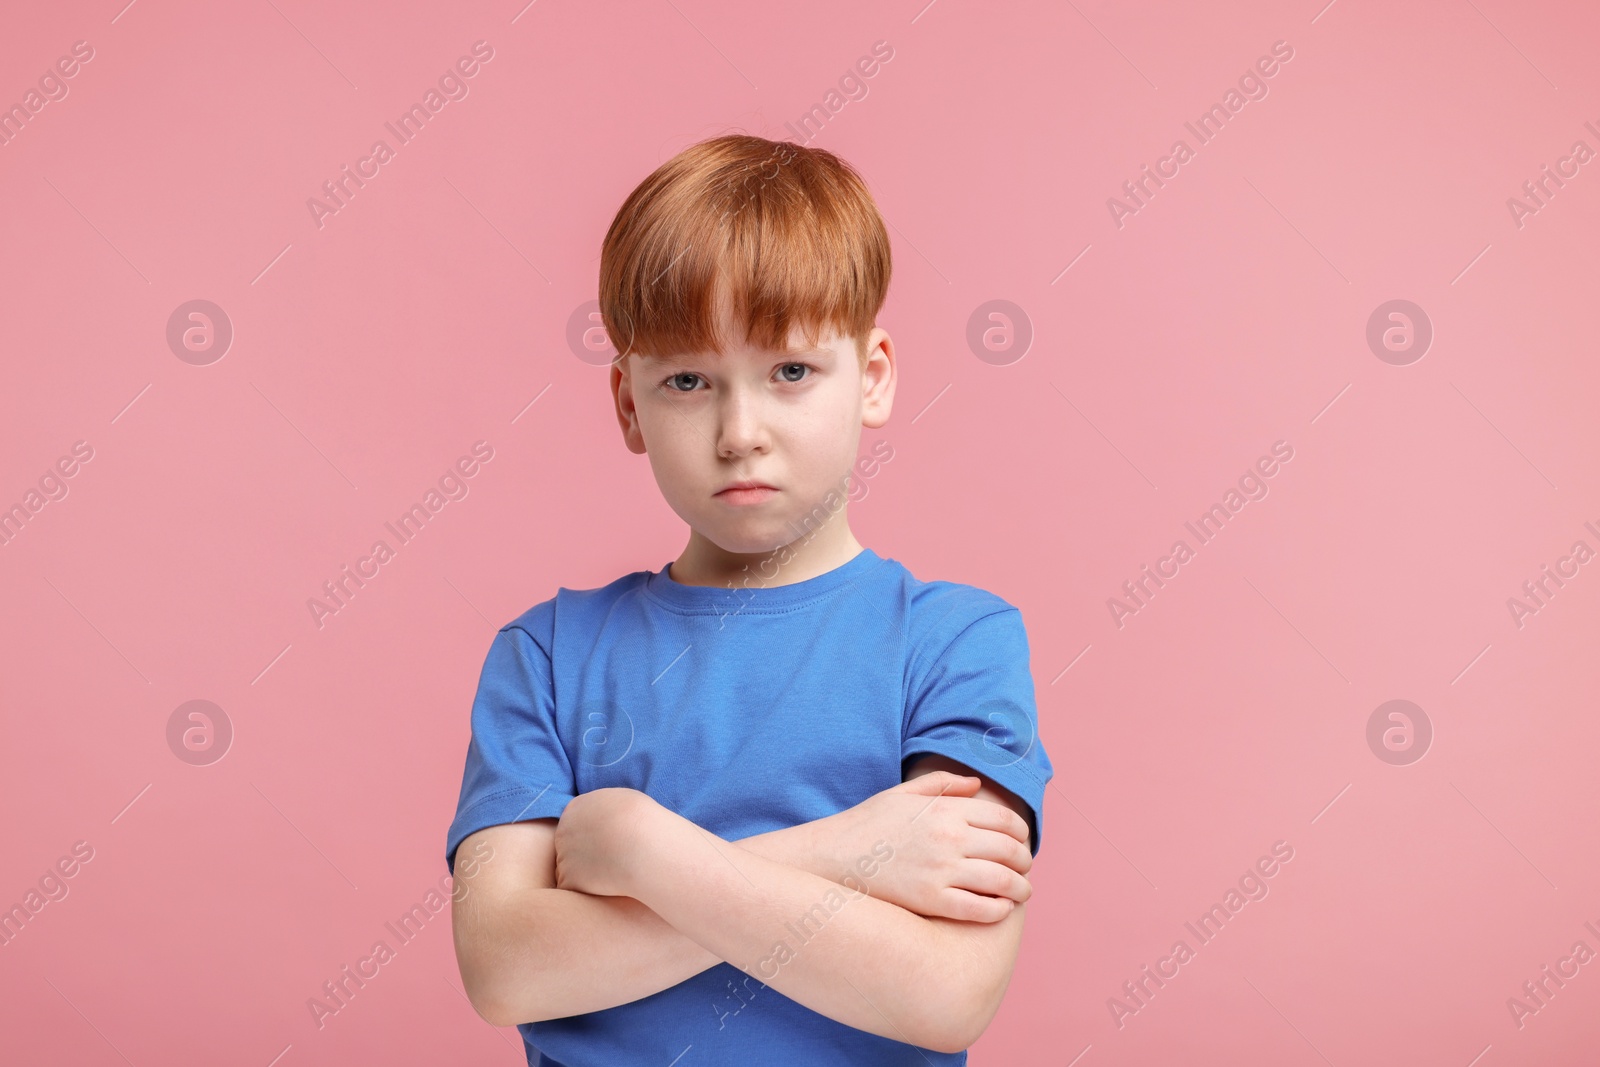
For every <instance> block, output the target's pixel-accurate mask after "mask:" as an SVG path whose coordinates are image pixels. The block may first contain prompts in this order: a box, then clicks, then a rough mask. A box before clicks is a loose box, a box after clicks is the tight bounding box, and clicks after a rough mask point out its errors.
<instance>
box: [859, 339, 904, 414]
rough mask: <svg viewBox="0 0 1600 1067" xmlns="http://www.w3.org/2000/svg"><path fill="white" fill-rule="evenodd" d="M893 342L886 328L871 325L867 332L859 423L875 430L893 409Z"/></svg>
mask: <svg viewBox="0 0 1600 1067" xmlns="http://www.w3.org/2000/svg"><path fill="white" fill-rule="evenodd" d="M895 377H896V375H895V353H894V341H893V340H892V339H891V338H890V337H889V331H887V330H885V329H883V328H881V327H878V326H874V327H873V328H872V332H871V333H869V334H868V335H867V365H866V366H865V367H864V368H862V375H861V388H862V397H861V425H863V426H865V427H867V428H868V429H870V430H876V429H877V428H878V427H880V426H882V425H884V424H885V423H887V422H888V421H889V412H890V411H891V410H893V408H894V385H895Z"/></svg>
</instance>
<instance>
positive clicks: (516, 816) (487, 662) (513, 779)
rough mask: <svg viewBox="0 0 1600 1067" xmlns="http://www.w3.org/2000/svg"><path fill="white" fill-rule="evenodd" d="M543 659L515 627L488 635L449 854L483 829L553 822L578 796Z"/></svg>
mask: <svg viewBox="0 0 1600 1067" xmlns="http://www.w3.org/2000/svg"><path fill="white" fill-rule="evenodd" d="M553 694H554V688H553V686H552V685H551V680H550V657H549V654H548V653H546V652H545V650H544V649H542V648H540V647H539V645H538V643H537V642H536V641H534V639H533V638H532V637H531V636H530V635H529V634H528V632H527V631H526V630H524V629H522V628H521V627H520V626H515V625H512V626H507V627H505V628H504V629H502V630H501V631H500V632H499V633H497V634H495V637H494V642H493V643H492V644H491V645H490V646H489V654H488V656H487V657H486V658H485V659H484V663H483V673H482V674H481V675H480V676H479V679H478V693H477V696H476V697H474V698H473V701H472V740H471V741H470V742H468V744H467V763H466V770H465V771H464V772H463V773H462V775H461V796H460V799H459V800H458V801H457V803H456V816H455V820H454V821H453V822H451V823H450V831H449V834H448V835H447V840H446V843H445V854H444V860H445V864H446V865H447V866H448V867H449V868H450V873H451V874H452V875H454V874H455V866H456V863H455V858H456V849H457V847H459V846H460V844H461V842H462V840H463V839H464V838H466V837H467V836H468V835H470V834H474V833H476V832H477V831H479V830H482V829H483V828H484V827H486V826H499V825H500V824H502V823H511V822H520V821H522V820H525V819H544V818H559V817H560V816H561V812H562V811H563V810H565V808H566V806H567V802H568V801H570V800H572V798H573V797H574V796H576V795H577V791H576V788H575V779H574V777H573V773H572V763H571V761H570V760H569V759H568V758H567V752H566V749H565V748H563V747H562V745H561V739H560V736H559V734H558V733H557V731H556V720H555V701H554V696H553Z"/></svg>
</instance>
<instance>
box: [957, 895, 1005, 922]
mask: <svg viewBox="0 0 1600 1067" xmlns="http://www.w3.org/2000/svg"><path fill="white" fill-rule="evenodd" d="M943 895H944V901H943V903H944V904H946V905H947V906H945V907H941V908H940V911H942V912H944V913H945V914H946V915H948V916H949V917H950V918H952V919H964V920H966V921H967V922H979V923H997V922H999V921H1000V920H1001V919H1004V918H1005V917H1006V916H1007V915H1010V914H1011V911H1012V909H1013V908H1015V907H1016V902H1015V901H1013V900H1011V899H1009V898H1007V897H990V896H985V895H983V894H982V893H969V892H967V891H966V890H965V889H946V890H945V891H944V894H943Z"/></svg>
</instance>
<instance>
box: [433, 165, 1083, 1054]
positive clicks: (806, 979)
mask: <svg viewBox="0 0 1600 1067" xmlns="http://www.w3.org/2000/svg"><path fill="white" fill-rule="evenodd" d="M889 274H890V260H889V241H888V236H887V234H886V233H885V231H884V227H883V222H882V220H881V219H880V217H879V215H878V212H877V209H876V207H875V206H874V204H873V202H872V198H871V196H870V195H869V194H868V192H867V189H866V187H865V185H864V184H863V183H862V181H861V179H860V178H859V176H857V174H856V173H855V172H854V171H853V170H852V169H851V168H850V167H849V166H848V165H847V164H845V163H844V162H842V161H841V160H839V159H838V158H837V157H835V156H833V155H832V154H831V153H828V152H826V151H823V150H820V149H814V148H804V147H799V146H796V145H793V144H789V143H785V142H772V141H768V140H764V139H762V138H758V137H750V136H727V137H719V138H716V139H714V140H711V141H707V142H705V143H702V144H698V145H695V146H693V147H691V148H689V149H687V150H685V151H684V152H682V153H680V154H679V155H678V156H676V157H675V158H673V159H672V160H670V161H668V162H667V163H665V164H663V165H662V166H661V167H660V168H659V169H657V170H656V172H655V173H654V174H652V175H651V176H650V177H649V178H647V179H646V180H645V181H644V182H643V183H642V184H641V185H640V186H639V187H638V188H637V189H635V190H634V192H633V193H632V195H631V196H629V197H628V199H627V201H626V202H625V203H624V204H623V206H622V208H621V210H620V211H619V212H618V214H617V217H616V219H615V221H614V222H613V223H612V225H611V229H610V231H609V232H608V233H607V235H606V239H605V243H604V246H603V250H602V255H601V262H600V307H601V315H602V321H603V323H604V325H605V328H606V331H607V333H608V334H609V336H610V337H611V339H612V341H613V343H614V344H615V345H616V347H617V349H618V351H619V353H620V355H619V356H618V358H617V359H616V360H615V361H613V363H612V366H611V371H610V378H611V390H612V396H613V400H614V401H615V408H616V415H617V420H618V422H619V423H620V425H621V428H622V434H623V439H624V441H625V442H626V444H627V446H628V448H629V450H630V451H632V452H634V453H639V454H644V455H647V456H648V457H649V460H650V465H651V469H652V470H653V472H654V474H655V478H656V482H657V484H658V485H659V486H660V489H661V493H662V495H663V496H664V497H665V498H666V501H667V503H668V505H669V506H671V508H672V509H673V511H675V512H677V514H678V515H679V516H680V517H682V519H683V520H684V522H685V523H687V524H688V526H689V540H688V544H687V545H686V546H685V547H684V549H683V551H682V552H681V553H680V554H679V555H678V557H677V558H676V559H674V560H672V561H671V562H670V563H668V564H666V565H664V566H663V567H662V568H661V569H660V570H659V571H636V572H634V573H632V574H628V575H626V576H624V577H622V578H619V579H617V580H616V581H614V582H612V583H611V584H610V585H607V586H604V587H602V588H599V589H585V590H574V589H567V588H564V587H563V588H560V589H558V591H557V593H556V595H555V597H553V598H552V599H550V600H546V601H544V602H543V603H540V604H536V605H534V606H533V607H532V608H530V609H529V610H528V611H527V612H525V613H524V614H522V615H521V616H519V617H518V618H516V619H514V620H513V621H512V622H510V623H508V624H507V625H506V626H505V627H503V628H502V629H501V630H500V631H499V633H498V634H496V635H495V638H494V641H493V643H492V644H491V646H490V648H489V653H488V656H487V659H486V660H485V662H484V666H483V673H482V676H481V678H480V681H479V685H478V692H477V697H476V699H475V700H474V702H473V706H472V738H471V742H470V744H469V746H468V748H467V757H466V770H465V774H464V775H463V778H462V783H461V796H460V802H459V804H458V807H457V810H456V816H455V820H454V822H452V823H451V825H450V830H449V834H448V840H447V844H446V853H445V860H446V863H447V864H449V866H450V869H451V872H452V874H453V875H454V876H455V891H454V906H453V910H452V913H453V917H454V928H455V945H456V958H457V961H458V963H459V965H460V968H461V976H462V980H463V982H464V983H465V985H466V989H467V993H468V995H469V997H470V998H471V1001H472V1004H473V1006H474V1007H475V1008H476V1010H477V1011H478V1013H479V1014H480V1015H482V1016H483V1018H484V1019H486V1020H487V1021H489V1022H491V1023H494V1024H496V1025H501V1026H508V1025H513V1024H515V1025H517V1027H518V1029H519V1030H520V1032H521V1033H522V1036H523V1041H524V1044H525V1046H526V1052H527V1055H528V1062H529V1063H530V1064H540V1063H543V1064H548V1065H551V1067H590V1065H606V1067H626V1065H633V1064H639V1065H650V1067H669V1065H674V1064H676V1065H681V1067H689V1065H691V1064H738V1065H748V1064H762V1065H772V1064H777V1065H784V1064H804V1065H807V1067H824V1065H832V1064H872V1065H880V1067H881V1065H895V1064H916V1065H918V1067H921V1065H923V1064H924V1063H934V1064H961V1063H965V1062H966V1052H965V1051H964V1050H965V1049H966V1048H967V1046H968V1045H970V1044H971V1043H972V1041H973V1040H975V1039H976V1038H977V1036H978V1035H979V1034H980V1033H982V1031H983V1029H984V1028H985V1027H986V1026H987V1025H988V1023H989V1021H990V1020H991V1019H992V1018H993V1017H994V1014H995V1012H996V1010H997V1009H998V1008H999V1004H1000V1000H1001V997H1002V996H1003V995H1004V993H1005V989H1006V986H1007V984H1008V982H1009V981H1010V976H1011V968H1012V966H1013V964H1014V962H1015V960H1016V953H1017V947H1018V942H1019V939H1020V938H1021V935H1022V921H1023V911H1024V907H1023V902H1024V901H1025V900H1027V898H1028V896H1029V893H1030V892H1031V890H1030V887H1029V885H1028V881H1027V878H1026V877H1025V876H1026V875H1027V873H1028V870H1029V869H1030V867H1031V866H1032V861H1033V857H1034V856H1035V855H1037V853H1038V850H1039V839H1040V830H1041V822H1040V818H1041V813H1042V809H1043V802H1044V790H1045V785H1046V783H1047V782H1048V781H1049V780H1050V777H1051V775H1052V773H1053V772H1052V769H1051V765H1050V761H1049V759H1048V758H1047V756H1046V754H1045V751H1044V748H1043V745H1042V744H1041V742H1040V740H1039V737H1038V721H1037V712H1036V710H1035V705H1034V692H1033V680H1032V677H1031V676H1030V674H1029V671H1028V643H1027V636H1026V633H1025V631H1024V629H1023V624H1022V617H1021V613H1020V612H1019V611H1018V610H1017V609H1016V608H1015V607H1013V606H1011V605H1010V604H1009V603H1007V602H1006V601H1005V600H1002V599H1001V598H1000V597H998V596H995V595H994V594H992V593H988V592H985V591H983V590H981V589H978V588H975V587H973V586H969V585H962V584H958V583H952V582H941V581H933V582H923V581H919V580H918V579H916V578H915V577H913V576H912V575H911V573H910V572H909V571H908V570H907V569H906V568H905V567H904V566H902V565H901V564H900V563H898V562H896V561H895V560H893V559H890V558H886V557H880V556H879V555H877V553H875V552H873V551H872V549H870V548H863V547H862V546H861V545H860V544H859V543H857V541H856V539H855V537H854V536H853V535H852V534H851V531H850V525H849V522H848V521H847V518H846V514H845V511H846V505H847V503H848V500H849V498H850V497H851V496H852V495H853V494H852V493H851V489H852V486H853V485H859V484H860V483H859V481H857V480H854V479H852V477H851V474H850V472H851V470H852V468H853V467H854V466H856V464H857V450H858V447H859V444H860V438H861V429H862V427H870V428H873V429H876V428H878V427H881V426H883V425H884V424H885V423H887V422H888V420H889V411H890V406H891V404H892V402H893V399H894V387H895V352H894V346H893V344H892V342H891V341H890V338H889V335H888V334H887V333H886V332H884V331H883V330H882V329H880V328H878V327H877V326H876V325H875V322H876V318H877V314H878V312H879V310H880V309H881V308H882V306H883V302H884V298H885V296H886V295H887V290H888V285H889ZM883 443H884V442H880V444H883ZM874 454H875V455H877V456H878V457H879V459H881V460H887V459H890V458H892V457H893V450H892V448H891V449H889V450H888V451H887V452H880V451H878V449H876V448H875V449H874ZM869 462H870V461H866V460H863V461H862V463H863V464H867V463H869ZM859 469H861V470H862V471H863V472H866V471H867V468H866V466H865V465H863V466H862V467H860V468H859Z"/></svg>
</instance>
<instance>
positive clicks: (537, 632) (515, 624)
mask: <svg viewBox="0 0 1600 1067" xmlns="http://www.w3.org/2000/svg"><path fill="white" fill-rule="evenodd" d="M650 574H651V572H650V571H631V572H629V573H628V574H624V575H623V576H622V577H620V578H617V579H615V580H614V581H610V582H607V583H606V584H605V585H600V586H595V587H593V588H589V589H570V588H568V587H567V586H564V585H563V586H557V587H556V595H555V596H553V597H550V598H549V599H548V600H541V601H539V602H538V603H537V604H535V605H533V606H532V607H531V608H529V609H528V610H527V611H524V612H523V613H522V614H521V615H518V616H517V617H516V618H514V619H512V620H511V621H510V622H508V623H506V624H505V625H504V626H502V627H501V629H502V630H509V629H512V628H515V629H519V630H523V631H525V632H526V633H528V634H529V635H530V636H531V637H533V638H534V639H535V640H536V641H538V642H540V643H541V644H544V643H545V641H546V640H547V639H548V638H549V637H550V636H551V635H552V634H553V633H554V632H555V624H556V616H557V614H558V612H559V613H560V614H562V615H568V614H572V613H579V614H587V613H590V612H594V611H599V612H600V613H601V614H604V613H605V612H606V611H608V610H609V609H610V607H611V605H612V604H614V603H615V602H616V601H617V600H618V599H619V598H620V597H622V596H623V595H624V594H626V593H629V592H631V591H633V590H634V589H637V588H638V587H639V586H641V585H643V584H644V581H645V579H647V578H649V577H650ZM547 647H548V646H547Z"/></svg>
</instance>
